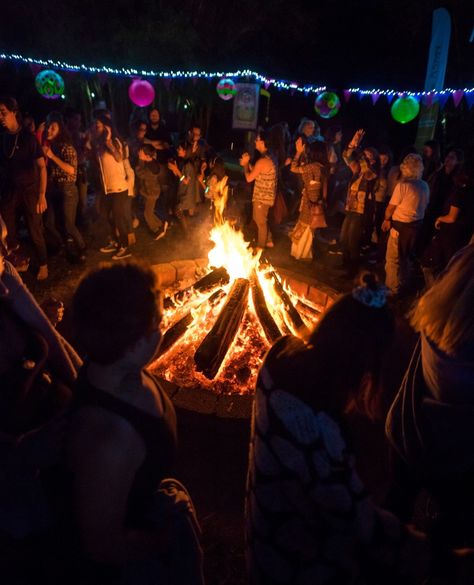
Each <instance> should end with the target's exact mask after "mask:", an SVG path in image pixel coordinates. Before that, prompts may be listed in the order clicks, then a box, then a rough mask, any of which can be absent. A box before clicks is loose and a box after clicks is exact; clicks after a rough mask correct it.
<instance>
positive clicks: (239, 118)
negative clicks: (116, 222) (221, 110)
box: [232, 83, 260, 130]
mask: <svg viewBox="0 0 474 585" xmlns="http://www.w3.org/2000/svg"><path fill="white" fill-rule="evenodd" d="M235 87H236V90H237V93H236V95H235V97H234V111H233V116H232V128H234V129H240V130H255V128H256V127H257V121H258V100H259V96H260V86H259V85H258V83H237V84H236V86H235Z"/></svg>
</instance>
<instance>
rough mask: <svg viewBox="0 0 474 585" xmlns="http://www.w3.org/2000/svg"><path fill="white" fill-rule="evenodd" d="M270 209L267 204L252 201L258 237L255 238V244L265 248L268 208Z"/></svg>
mask: <svg viewBox="0 0 474 585" xmlns="http://www.w3.org/2000/svg"><path fill="white" fill-rule="evenodd" d="M269 209H270V206H269V205H265V204H264V203H260V202H258V201H254V202H253V220H254V222H255V223H256V224H257V229H258V239H257V246H258V247H259V248H265V246H266V245H267V239H268V224H267V218H268V210H269Z"/></svg>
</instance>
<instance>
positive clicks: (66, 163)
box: [43, 146, 77, 175]
mask: <svg viewBox="0 0 474 585" xmlns="http://www.w3.org/2000/svg"><path fill="white" fill-rule="evenodd" d="M73 151H74V154H73ZM43 152H44V154H45V156H47V157H48V158H49V159H50V160H52V161H53V162H54V163H55V164H57V165H58V167H59V168H60V169H61V170H63V171H64V172H65V173H67V174H68V175H74V174H75V173H76V170H77V154H76V151H75V150H74V149H71V151H69V149H68V158H69V160H62V159H61V158H59V157H58V156H56V155H55V154H54V152H53V151H52V150H51V148H50V147H49V146H43Z"/></svg>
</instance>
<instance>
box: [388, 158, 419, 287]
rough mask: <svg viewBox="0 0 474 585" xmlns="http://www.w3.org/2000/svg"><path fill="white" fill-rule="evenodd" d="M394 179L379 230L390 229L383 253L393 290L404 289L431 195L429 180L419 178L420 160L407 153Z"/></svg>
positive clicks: (389, 284) (389, 283)
mask: <svg viewBox="0 0 474 585" xmlns="http://www.w3.org/2000/svg"><path fill="white" fill-rule="evenodd" d="M400 172H401V174H402V180H401V181H400V182H399V183H397V185H396V186H395V189H394V191H393V195H392V197H391V199H390V202H389V204H388V206H387V209H386V211H385V220H384V222H383V224H382V231H384V232H390V235H389V238H388V243H387V253H386V255H385V273H386V278H385V283H386V285H387V286H388V288H389V289H390V290H391V291H392V293H394V294H400V293H403V292H404V291H405V290H406V287H407V285H408V281H409V272H410V258H411V255H412V253H413V251H414V249H415V245H416V241H417V237H418V235H419V232H420V228H421V226H422V222H423V217H424V215H425V211H426V208H427V206H428V201H429V197H430V190H429V187H428V183H426V181H423V180H422V179H421V176H422V174H423V161H422V159H421V156H420V155H418V154H409V155H408V156H406V157H405V158H404V159H403V162H402V164H401V165H400Z"/></svg>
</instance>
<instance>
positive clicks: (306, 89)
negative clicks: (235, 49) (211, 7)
mask: <svg viewBox="0 0 474 585" xmlns="http://www.w3.org/2000/svg"><path fill="white" fill-rule="evenodd" d="M0 60H8V61H14V62H17V63H24V64H27V65H39V66H41V67H50V68H54V69H62V70H65V71H73V72H76V73H81V72H82V73H90V74H97V73H99V74H100V73H105V74H107V75H120V76H128V77H154V78H159V79H195V78H202V79H221V78H223V77H228V78H234V79H235V78H250V79H254V80H255V81H257V82H258V83H260V84H261V85H263V86H264V87H265V89H268V88H269V87H274V88H276V89H283V90H287V91H291V92H299V93H303V94H305V95H307V94H319V93H321V92H322V91H325V90H326V86H324V85H321V86H316V85H301V84H299V83H296V82H294V81H284V80H279V79H275V78H273V77H267V76H265V75H262V74H260V73H258V72H256V71H252V70H250V69H239V70H237V71H205V70H200V71H198V70H194V71H180V70H179V71H173V70H170V71H155V70H153V69H150V70H146V69H135V68H127V67H120V68H116V67H107V66H105V65H101V66H89V65H84V64H81V65H72V64H71V63H67V62H66V61H60V60H54V59H46V60H45V59H36V58H35V59H33V58H31V57H23V56H22V55H17V54H13V53H0ZM344 91H345V92H347V94H359V95H360V96H386V97H387V98H388V99H390V98H393V97H394V96H399V97H401V96H413V97H415V98H417V99H419V100H420V99H422V98H425V97H429V96H431V97H438V96H444V97H449V96H451V95H453V94H457V93H458V92H463V94H474V88H472V87H471V88H467V87H465V88H464V89H451V88H446V89H443V90H441V91H436V90H433V91H408V90H403V91H400V90H395V89H361V88H359V87H355V88H349V89H345V90H344Z"/></svg>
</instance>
